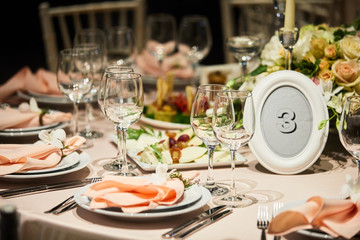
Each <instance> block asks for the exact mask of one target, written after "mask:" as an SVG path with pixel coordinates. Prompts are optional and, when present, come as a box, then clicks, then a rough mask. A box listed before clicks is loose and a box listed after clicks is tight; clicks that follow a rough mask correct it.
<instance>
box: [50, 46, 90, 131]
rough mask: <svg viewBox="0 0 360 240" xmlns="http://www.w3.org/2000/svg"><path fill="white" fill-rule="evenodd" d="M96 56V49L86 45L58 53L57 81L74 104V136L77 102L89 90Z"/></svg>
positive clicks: (76, 126) (76, 120) (77, 118)
mask: <svg viewBox="0 0 360 240" xmlns="http://www.w3.org/2000/svg"><path fill="white" fill-rule="evenodd" d="M96 57H97V55H96V49H94V48H87V47H79V48H71V49H64V50H61V51H60V54H59V60H58V67H57V73H56V76H57V83H58V86H59V89H60V91H61V92H62V93H63V94H65V95H67V96H68V97H69V99H70V100H71V101H72V102H73V104H74V119H75V121H74V132H73V135H74V136H77V135H79V127H78V120H79V103H80V101H81V99H82V97H83V96H84V95H85V94H87V93H88V92H89V91H90V90H91V86H92V84H93V79H94V72H95V71H94V64H93V63H94V61H95V59H96Z"/></svg>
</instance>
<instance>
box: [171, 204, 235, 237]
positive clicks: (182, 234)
mask: <svg viewBox="0 0 360 240" xmlns="http://www.w3.org/2000/svg"><path fill="white" fill-rule="evenodd" d="M232 212H233V210H232V209H228V210H225V211H222V212H219V213H217V214H215V215H214V216H212V217H210V218H207V219H205V220H203V221H201V222H200V223H199V224H196V225H195V226H194V227H192V228H190V229H189V230H187V231H185V232H180V233H179V234H175V235H174V236H173V237H174V238H175V239H183V238H185V237H187V236H188V235H190V234H192V233H194V232H196V231H198V230H200V229H202V228H204V227H206V226H208V225H210V224H212V223H214V222H216V221H218V220H220V219H221V218H223V217H225V216H227V215H229V214H230V213H232Z"/></svg>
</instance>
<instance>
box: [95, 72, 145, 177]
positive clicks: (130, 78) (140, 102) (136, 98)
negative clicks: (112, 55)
mask: <svg viewBox="0 0 360 240" xmlns="http://www.w3.org/2000/svg"><path fill="white" fill-rule="evenodd" d="M102 81H104V82H102V84H101V85H100V89H99V93H98V98H99V99H100V102H99V104H103V111H104V113H105V116H106V117H107V118H108V119H109V120H110V121H111V122H113V123H114V125H115V129H116V134H117V140H118V152H119V154H118V156H117V159H118V161H119V162H120V163H121V168H120V172H119V173H118V175H122V176H134V175H136V173H135V172H133V171H130V170H129V167H128V163H127V161H126V137H127V129H128V128H129V126H130V125H131V124H134V123H136V122H137V121H138V120H139V119H140V117H141V114H142V112H143V108H144V91H143V84H142V78H141V75H140V74H137V73H112V72H107V73H104V74H103V80H102Z"/></svg>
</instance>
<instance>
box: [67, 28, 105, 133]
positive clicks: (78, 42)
mask: <svg viewBox="0 0 360 240" xmlns="http://www.w3.org/2000/svg"><path fill="white" fill-rule="evenodd" d="M84 45H85V46H86V45H95V46H96V47H97V48H98V56H99V57H98V59H97V61H96V62H95V63H94V64H95V75H94V81H93V85H92V88H91V90H90V92H89V93H88V94H86V95H85V96H84V102H85V129H83V130H81V131H80V135H81V136H83V137H85V138H87V139H94V138H101V137H102V136H103V133H102V132H100V131H95V130H94V129H92V127H91V123H90V122H91V121H90V119H91V118H92V117H93V113H94V109H93V107H92V105H91V101H92V100H93V98H94V96H96V94H97V90H98V89H99V84H100V80H101V74H102V72H103V70H104V67H105V64H106V62H107V59H106V58H107V55H106V52H107V50H106V37H105V33H104V32H103V31H102V30H100V29H92V28H87V29H82V30H81V31H78V32H76V34H75V37H74V47H79V46H84Z"/></svg>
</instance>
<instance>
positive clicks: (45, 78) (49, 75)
mask: <svg viewBox="0 0 360 240" xmlns="http://www.w3.org/2000/svg"><path fill="white" fill-rule="evenodd" d="M19 90H20V91H31V92H35V93H39V94H49V95H61V92H60V90H59V88H58V86H57V81H56V74H55V73H53V72H49V71H46V70H45V69H42V68H40V69H38V70H37V71H36V73H35V74H33V73H32V72H31V70H30V68H29V67H28V66H25V67H23V68H22V69H20V70H19V71H18V72H17V73H16V74H15V75H14V76H12V77H11V78H10V79H9V80H8V81H7V82H6V83H5V84H3V85H2V86H0V102H3V101H4V100H5V99H6V98H7V97H9V96H11V95H12V94H14V93H15V92H16V91H19Z"/></svg>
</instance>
